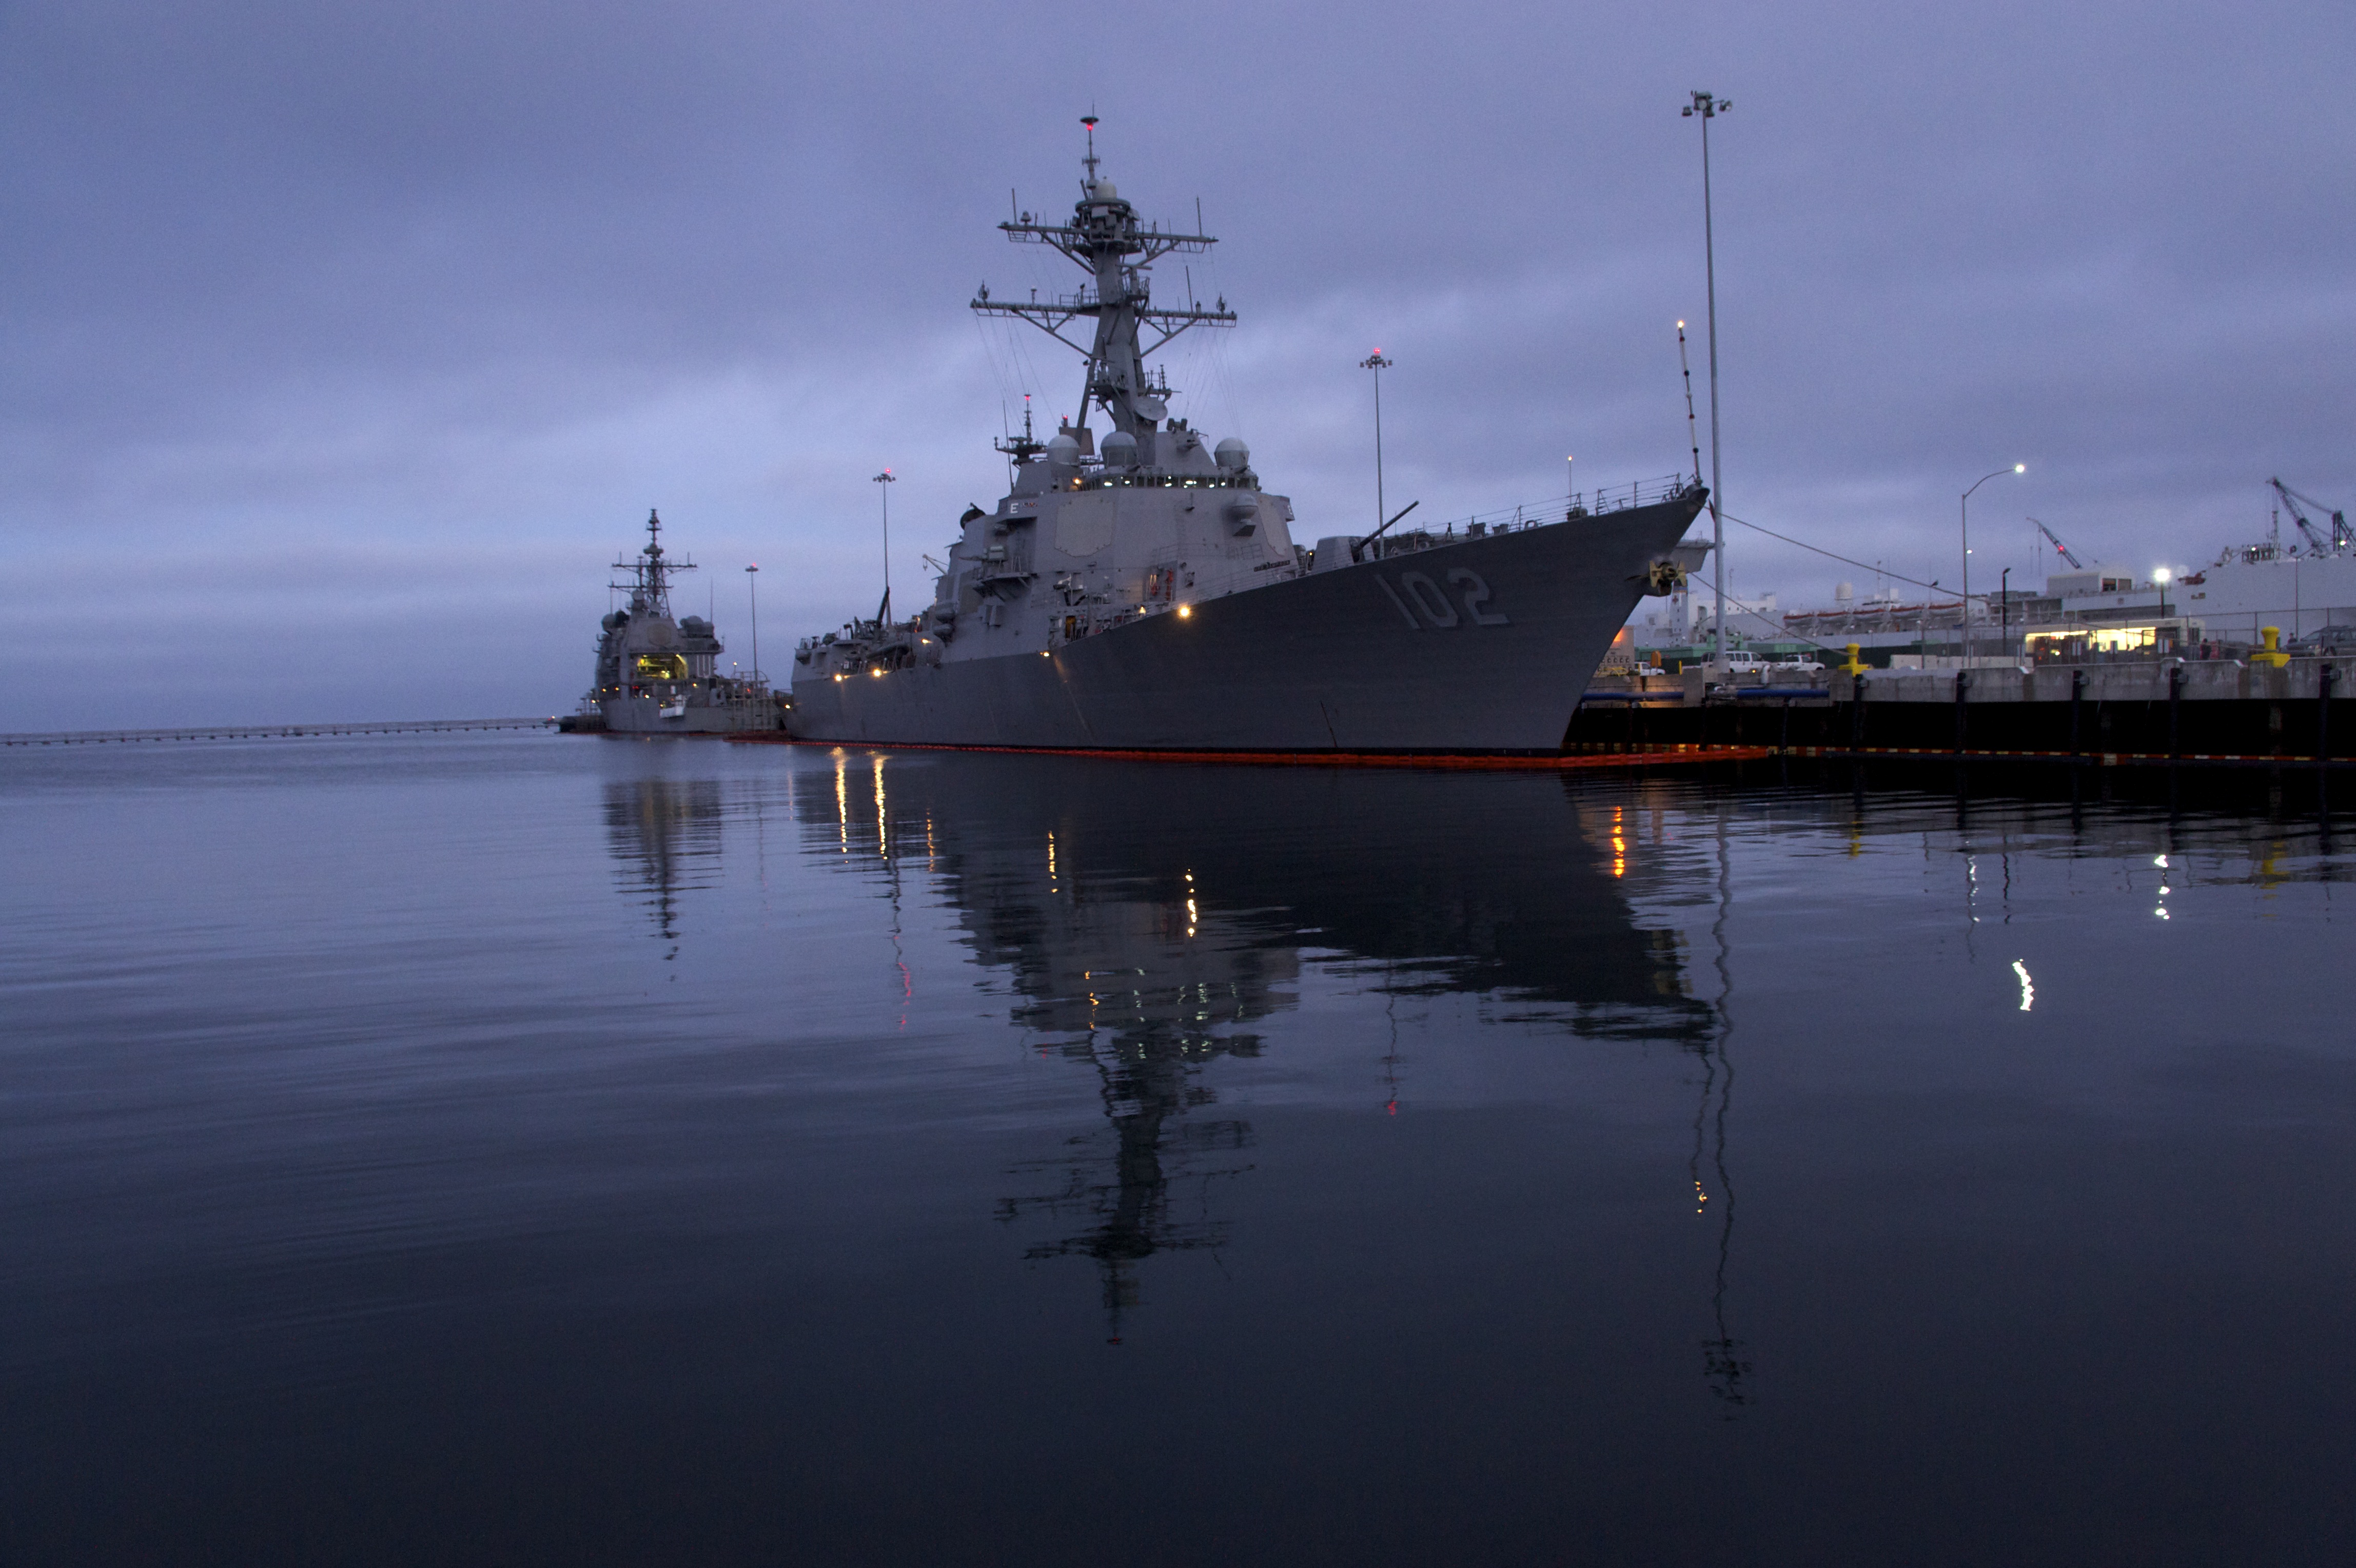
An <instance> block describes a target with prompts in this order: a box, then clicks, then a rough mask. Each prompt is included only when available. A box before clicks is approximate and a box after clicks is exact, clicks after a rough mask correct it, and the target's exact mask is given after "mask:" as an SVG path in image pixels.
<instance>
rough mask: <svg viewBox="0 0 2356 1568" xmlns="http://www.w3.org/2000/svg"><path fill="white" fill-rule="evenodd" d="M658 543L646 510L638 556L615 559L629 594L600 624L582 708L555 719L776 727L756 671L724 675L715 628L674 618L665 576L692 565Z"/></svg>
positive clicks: (674, 730) (735, 730)
mask: <svg viewBox="0 0 2356 1568" xmlns="http://www.w3.org/2000/svg"><path fill="white" fill-rule="evenodd" d="M695 569H696V568H695V563H694V562H692V561H674V560H672V559H671V558H670V557H669V555H668V554H667V553H665V552H664V550H663V544H662V519H661V518H660V517H659V516H658V515H656V514H655V513H654V512H652V511H649V512H648V513H647V542H646V544H645V546H644V547H643V548H642V549H640V550H639V552H638V553H637V556H636V557H635V558H633V559H631V560H627V561H616V562H615V563H614V570H615V571H616V572H617V573H621V574H625V576H624V577H623V578H622V579H621V580H619V581H616V583H615V584H614V585H613V587H614V589H615V591H616V592H617V593H621V594H626V595H627V596H628V597H627V598H626V599H625V600H624V601H623V605H622V607H620V608H618V609H615V610H612V611H610V612H608V613H607V615H606V617H605V619H604V620H603V621H602V622H600V623H599V626H598V633H599V635H598V639H597V672H596V676H595V680H594V684H592V685H591V687H590V688H589V691H588V693H587V694H586V695H584V697H583V698H582V699H581V711H580V712H579V713H577V714H573V717H572V718H571V719H570V720H566V721H561V723H562V727H563V728H566V729H569V730H604V731H605V732H606V733H608V734H611V735H743V734H748V733H752V732H755V731H761V730H769V731H774V730H776V728H777V727H778V718H779V713H778V706H777V703H776V700H775V699H774V698H773V697H772V696H771V695H770V693H769V688H768V683H767V682H766V681H764V680H762V679H761V677H760V676H759V674H758V673H757V672H756V673H755V674H753V675H751V676H738V675H726V674H723V673H721V672H720V671H719V669H718V664H719V660H720V655H721V653H722V651H723V644H722V643H721V640H720V635H719V632H718V630H717V629H716V628H714V627H713V626H712V623H711V622H710V621H708V620H706V619H704V618H703V617H701V616H689V617H687V618H685V619H678V618H674V617H673V616H672V615H671V612H670V579H671V575H672V574H674V573H678V572H692V571H694V570H695Z"/></svg>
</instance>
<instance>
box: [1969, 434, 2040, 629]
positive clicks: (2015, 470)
mask: <svg viewBox="0 0 2356 1568" xmlns="http://www.w3.org/2000/svg"><path fill="white" fill-rule="evenodd" d="M2027 472H2029V465H2028V464H2026V463H2015V464H2014V465H2013V466H2012V467H2009V468H1998V469H1997V471H1996V472H1995V473H1993V474H1982V475H1981V476H1980V477H1979V478H1976V479H1974V480H1973V481H1972V488H1971V489H1970V490H1965V492H1964V496H1963V499H1962V501H1961V502H1960V503H1959V504H1960V506H1961V508H1962V510H1963V519H1964V628H1963V629H1964V667H1965V669H1969V668H1971V661H1972V490H1976V489H1979V488H1980V487H1981V486H1982V485H1985V484H1987V482H1988V481H1989V480H1990V479H1995V478H2003V477H2004V476H2005V475H2007V474H2025V473H2027Z"/></svg>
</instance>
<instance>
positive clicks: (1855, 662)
mask: <svg viewBox="0 0 2356 1568" xmlns="http://www.w3.org/2000/svg"><path fill="white" fill-rule="evenodd" d="M1837 668H1838V669H1839V671H1840V672H1841V673H1842V674H1844V675H1862V674H1864V673H1865V661H1864V660H1861V659H1859V658H1858V656H1857V644H1856V643H1854V642H1852V643H1850V644H1849V645H1848V662H1847V663H1846V664H1843V665H1839V666H1837Z"/></svg>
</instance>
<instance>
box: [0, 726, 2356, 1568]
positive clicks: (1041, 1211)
mask: <svg viewBox="0 0 2356 1568" xmlns="http://www.w3.org/2000/svg"><path fill="white" fill-rule="evenodd" d="M1892 782H1893V781H1892V780H1887V779H1884V780H1880V781H1879V785H1881V786H1883V787H1877V788H1875V789H1871V790H1855V791H1853V790H1852V789H1850V788H1849V787H1848V784H1849V781H1848V779H1847V775H1846V774H1836V773H1833V772H1826V773H1823V774H1811V775H1807V776H1784V775H1782V774H1777V773H1773V772H1762V771H1758V770H1753V771H1751V773H1749V774H1746V775H1745V776H1743V778H1742V779H1740V787H1736V785H1735V783H1734V782H1733V781H1731V780H1730V779H1725V778H1704V777H1701V776H1699V775H1684V776H1675V775H1655V776H1650V777H1613V776H1602V775H1586V776H1576V777H1571V778H1568V779H1565V778H1558V777H1553V776H1538V775H1521V774H1514V775H1472V774H1452V773H1440V772H1425V771H1406V770H1401V771H1388V770H1385V771H1359V770H1328V769H1323V768H1227V767H1202V766H1191V765H1162V766H1145V765H1129V764H1119V763H1108V762H1101V761H1087V760H1081V759H1066V758H1029V757H1008V756H995V757H993V756H961V755H953V754H939V753H926V754H891V755H878V754H873V753H866V752H851V753H830V752H826V751H821V750H817V749H813V748H783V747H740V746H724V745H720V744H716V743H705V744H691V743H681V744H648V743H631V742H626V741H617V740H594V739H578V738H560V737H554V736H429V737H387V738H371V739H356V740H346V741H335V740H314V741H295V742H287V741H279V742H254V743H221V744H218V745H187V746H177V747H172V748H168V749H160V748H131V747H123V748H113V747H91V748H74V749H71V750H36V751H30V752H25V751H18V752H14V753H11V754H8V755H6V756H5V757H0V800H5V824H6V825H5V829H0V857H4V858H0V878H5V886H6V888H7V897H6V899H5V917H4V918H5V932H0V936H5V940H0V1008H5V1019H6V1028H5V1047H0V1048H5V1058H4V1059H5V1070H0V1217H5V1223H4V1224H0V1240H5V1247H0V1378H5V1407H0V1408H5V1412H6V1413H5V1418H0V1434H5V1435H0V1444H5V1446H4V1447H0V1559H5V1561H7V1562H9V1563H84V1562H88V1563H96V1562H106V1563H140V1562H152V1563H420V1562H453V1563H476V1562H480V1563H662V1562H680V1563H781V1562H847V1563H862V1562H876V1563H884V1562H893V1563H899V1562H935V1563H942V1562H946V1563H1108V1562H1116V1563H1212V1562H1219V1563H1302V1562H1312V1563H1314V1562H1331V1563H1382V1562H1400V1563H1429V1562H1440V1561H1463V1562H1472V1561H1503V1562H1538V1561H1547V1562H1563V1561H1594V1562H1599V1563H1822V1562H1836V1561H1853V1562H1904V1563H1989V1562H2010V1563H2073V1564H2083V1563H2249V1562H2267V1563H2309V1562H2312V1563H2325V1562H2331V1563H2339V1562H2345V1561H2348V1560H2349V1558H2350V1556H2351V1552H2356V1507H2351V1502H2350V1498H2351V1490H2356V1488H2351V1487H2350V1486H2349V1484H2348V1477H2349V1475H2350V1474H2351V1461H2356V1423H2351V1421H2350V1420H2349V1416H2348V1411H2347V1408H2346V1407H2347V1398H2346V1382H2347V1378H2346V1359H2347V1347H2348V1345H2349V1344H2350V1343H2351V1339H2356V1332H2351V1331H2356V1245H2351V1243H2356V1032H2351V1030H2350V1029H2349V1028H2348V1026H2347V1014H2348V996H2349V982H2348V979H2347V975H2348V969H2347V959H2346V953H2347V949H2348V941H2349V936H2350V914H2351V909H2350V900H2351V896H2356V889H2351V888H2350V887H2348V886H2345V883H2346V882H2347V881H2348V879H2349V878H2350V877H2351V875H2356V822H2351V821H2349V820H2347V819H2344V818H2343V819H2340V820H2339V821H2337V822H2335V821H2334V820H2333V819H2331V818H2330V817H2329V816H2325V815H2322V814H2319V812H2318V811H2316V809H2315V802H2314V797H2313V786H2312V784H2311V783H2307V784H2302V783H2300V782H2299V781H2297V780H2295V779H2294V780H2286V781H2284V782H2283V783H2282V784H2280V785H2279V786H2271V787H2270V786H2269V785H2267V784H2266V783H2265V782H2264V781H2252V782H2250V783H2249V784H2248V785H2247V787H2246V788H2243V787H2239V786H2237V787H2236V788H2235V792H2234V794H2233V798H2231V799H2228V800H2207V801H2203V802H2201V803H2199V804H2187V803H2185V802H2184V801H2182V800H2179V801H2177V802H2175V804H2174V805H2173V807H2171V805H2170V803H2169V801H2168V800H2166V799H2165V798H2164V797H2163V798H2160V799H2156V800H2145V801H2134V800H2107V799H2104V798H2102V792H2101V790H2100V789H2099V788H2098V786H2097V784H2094V783H2090V784H2088V785H2086V786H2085V789H2084V790H2083V798H2082V799H2080V800H2076V801H2072V800H2071V799H2070V798H2069V796H2068V791H2067V787H2066V786H2054V785H2052V784H2051V780H2050V779H2049V780H2048V781H2047V783H2046V784H2045V785H2043V786H2040V787H2041V788H2049V789H2058V790H2059V791H2060V792H2059V793H2058V794H2057V795H2056V796H2055V797H2054V798H2051V799H2043V800H2025V799H2018V798H2007V797H2005V796H2002V795H1999V794H1995V793H1988V792H1984V791H1981V790H1977V789H1976V790H1975V791H1974V792H1971V793H1968V794H1958V793H1957V792H1955V790H1954V788H1953V784H1954V780H1953V779H1952V778H1950V779H1945V780H1941V779H1936V778H1930V779H1923V780H1916V781H1912V782H1913V784H1914V786H1915V787H1912V788H1890V787H1887V786H1889V785H1890V783H1892ZM1897 782H1901V783H1902V782H1907V781H1904V780H1900V781H1897ZM1926 786H1927V787H1926ZM2302 789H2303V790H2305V791H2306V792H2305V793H2304V794H2303V795H2302V793H2301V791H2302ZM2335 828H2336V829H2337V830H2338V831H2334V830H2335Z"/></svg>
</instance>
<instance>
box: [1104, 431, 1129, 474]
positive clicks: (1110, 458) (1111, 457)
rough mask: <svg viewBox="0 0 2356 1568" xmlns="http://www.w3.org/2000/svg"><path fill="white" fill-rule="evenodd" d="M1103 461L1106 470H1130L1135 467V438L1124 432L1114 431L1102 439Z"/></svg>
mask: <svg viewBox="0 0 2356 1568" xmlns="http://www.w3.org/2000/svg"><path fill="white" fill-rule="evenodd" d="M1104 460H1105V467H1108V468H1132V467H1136V466H1137V437H1136V436H1134V435H1130V433H1129V432H1128V431H1126V430H1116V431H1114V432H1113V433H1112V434H1111V435H1108V436H1106V437H1105V438H1104Z"/></svg>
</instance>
